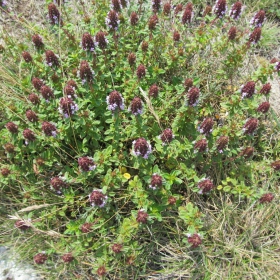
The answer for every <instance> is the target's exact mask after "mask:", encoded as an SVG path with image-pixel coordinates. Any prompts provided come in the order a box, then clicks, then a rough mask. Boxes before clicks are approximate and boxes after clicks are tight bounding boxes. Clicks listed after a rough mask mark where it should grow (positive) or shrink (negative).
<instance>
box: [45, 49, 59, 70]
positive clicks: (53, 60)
mask: <svg viewBox="0 0 280 280" xmlns="http://www.w3.org/2000/svg"><path fill="white" fill-rule="evenodd" d="M45 54H46V63H47V65H48V66H50V67H51V66H59V61H58V56H57V55H56V54H55V53H54V52H53V51H50V50H49V51H46V53H45Z"/></svg>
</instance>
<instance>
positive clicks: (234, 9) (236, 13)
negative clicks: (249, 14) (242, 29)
mask: <svg viewBox="0 0 280 280" xmlns="http://www.w3.org/2000/svg"><path fill="white" fill-rule="evenodd" d="M242 10H243V8H242V3H241V2H239V1H237V2H235V3H234V4H233V5H232V6H231V9H230V12H229V16H230V17H231V18H233V19H234V20H238V19H239V18H240V16H241V13H242Z"/></svg>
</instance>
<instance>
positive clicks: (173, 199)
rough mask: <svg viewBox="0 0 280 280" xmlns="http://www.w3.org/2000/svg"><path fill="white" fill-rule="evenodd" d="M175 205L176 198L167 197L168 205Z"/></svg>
mask: <svg viewBox="0 0 280 280" xmlns="http://www.w3.org/2000/svg"><path fill="white" fill-rule="evenodd" d="M175 203H176V198H175V197H174V196H170V197H168V204H170V205H174V204H175Z"/></svg>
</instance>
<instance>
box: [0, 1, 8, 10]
mask: <svg viewBox="0 0 280 280" xmlns="http://www.w3.org/2000/svg"><path fill="white" fill-rule="evenodd" d="M0 6H1V7H2V8H6V7H7V1H5V0H1V1H0Z"/></svg>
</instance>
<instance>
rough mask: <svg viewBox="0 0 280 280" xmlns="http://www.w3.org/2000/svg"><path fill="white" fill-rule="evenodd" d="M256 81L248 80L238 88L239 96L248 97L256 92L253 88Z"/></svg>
mask: <svg viewBox="0 0 280 280" xmlns="http://www.w3.org/2000/svg"><path fill="white" fill-rule="evenodd" d="M255 85H256V83H255V82H254V81H249V82H247V83H246V84H245V85H242V86H241V88H240V92H241V96H242V99H243V98H250V97H252V96H253V95H254V94H255V93H256V89H255Z"/></svg>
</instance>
